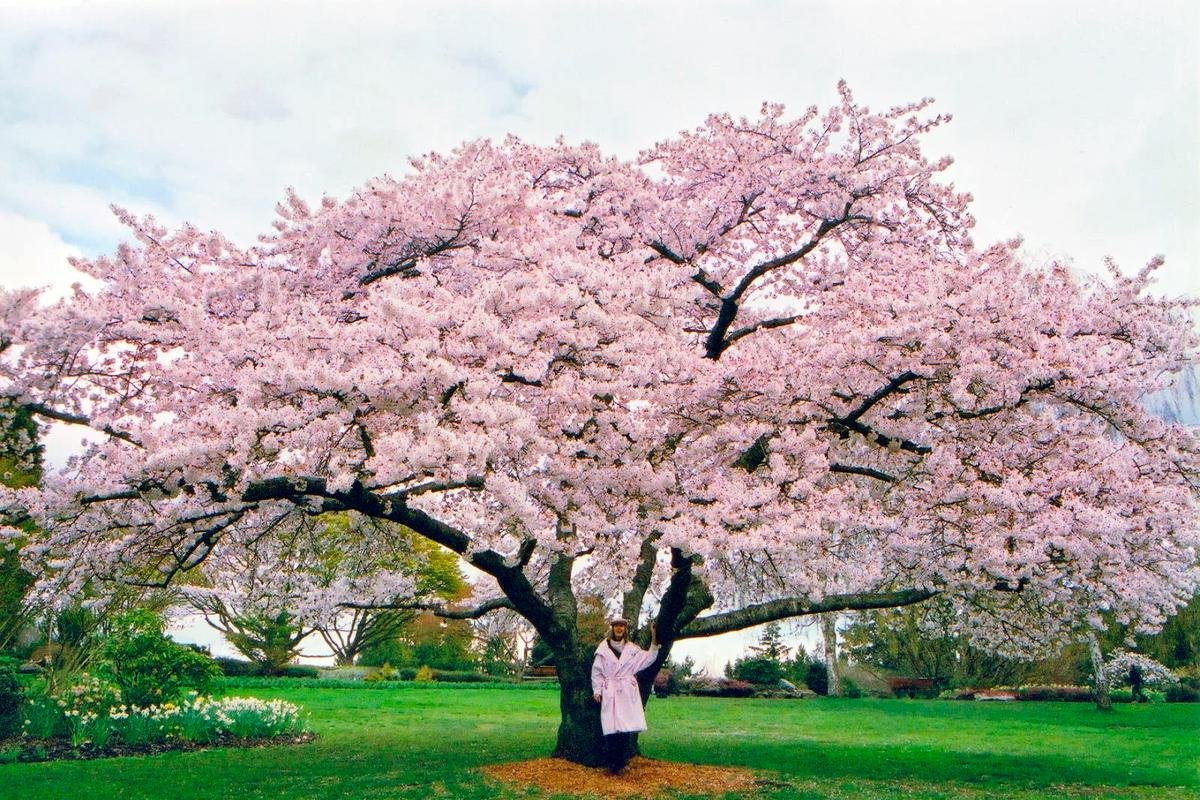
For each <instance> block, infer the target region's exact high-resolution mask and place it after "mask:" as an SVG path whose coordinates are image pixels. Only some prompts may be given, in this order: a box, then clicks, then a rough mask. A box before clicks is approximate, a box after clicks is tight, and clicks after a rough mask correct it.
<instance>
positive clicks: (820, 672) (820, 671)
mask: <svg viewBox="0 0 1200 800" xmlns="http://www.w3.org/2000/svg"><path fill="white" fill-rule="evenodd" d="M804 685H805V686H807V687H808V688H809V689H812V690H813V691H814V692H816V693H817V694H829V673H828V672H826V670H825V665H824V664H822V663H821V662H820V661H813V662H811V663H810V664H809V665H808V669H807V671H806V672H805V675H804Z"/></svg>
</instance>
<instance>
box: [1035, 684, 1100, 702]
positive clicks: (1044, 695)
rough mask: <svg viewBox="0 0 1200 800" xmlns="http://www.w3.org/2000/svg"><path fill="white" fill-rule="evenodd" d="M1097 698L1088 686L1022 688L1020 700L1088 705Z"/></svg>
mask: <svg viewBox="0 0 1200 800" xmlns="http://www.w3.org/2000/svg"><path fill="white" fill-rule="evenodd" d="M1094 697H1095V695H1094V693H1093V692H1092V690H1091V689H1090V688H1088V687H1087V686H1021V687H1019V688H1018V689H1017V699H1018V700H1053V701H1066V702H1073V703H1086V702H1088V701H1090V700H1092V699H1093V698H1094Z"/></svg>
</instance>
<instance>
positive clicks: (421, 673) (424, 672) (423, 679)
mask: <svg viewBox="0 0 1200 800" xmlns="http://www.w3.org/2000/svg"><path fill="white" fill-rule="evenodd" d="M413 680H414V681H416V682H417V683H432V682H433V670H432V669H430V668H429V667H421V668H420V669H418V670H417V674H416V675H415V676H413Z"/></svg>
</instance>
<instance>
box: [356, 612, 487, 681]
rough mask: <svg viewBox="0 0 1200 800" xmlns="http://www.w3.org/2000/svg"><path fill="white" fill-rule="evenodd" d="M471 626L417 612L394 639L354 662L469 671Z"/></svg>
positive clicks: (473, 660)
mask: <svg viewBox="0 0 1200 800" xmlns="http://www.w3.org/2000/svg"><path fill="white" fill-rule="evenodd" d="M472 639H473V637H472V633H471V626H470V624H469V623H467V622H466V621H465V620H443V619H441V618H439V617H436V616H434V615H433V614H419V615H417V616H416V617H415V618H414V619H413V620H412V622H411V623H410V624H409V625H408V627H407V628H406V629H405V630H404V632H403V633H402V634H401V635H400V636H399V637H397V638H395V639H390V640H388V641H385V642H381V643H380V644H378V645H375V646H373V647H370V648H368V649H367V650H365V651H364V652H363V654H362V655H361V656H360V657H359V659H358V663H359V664H360V665H362V666H366V667H378V666H381V665H383V664H385V663H387V664H391V665H393V666H395V667H398V668H402V667H411V668H413V669H416V668H417V667H421V666H427V667H431V668H433V669H441V670H454V671H470V670H473V669H474V668H475V664H476V656H475V653H474V652H473V651H472V650H471V644H472Z"/></svg>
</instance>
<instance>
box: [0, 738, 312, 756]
mask: <svg viewBox="0 0 1200 800" xmlns="http://www.w3.org/2000/svg"><path fill="white" fill-rule="evenodd" d="M316 738H317V735H316V734H315V733H301V734H297V735H295V736H273V737H269V738H259V739H242V738H239V737H237V736H220V737H218V738H216V739H214V740H213V741H211V742H185V741H183V740H181V739H168V740H167V741H165V742H147V743H146V744H137V745H131V744H124V743H123V742H121V741H119V740H118V741H113V742H109V743H108V744H106V745H105V746H104V747H96V746H95V745H92V744H84V745H80V746H79V747H75V746H73V745H72V744H71V742H70V741H68V740H67V739H27V738H23V737H19V736H14V737H10V738H8V739H0V754H3V755H4V760H5V761H6V762H10V761H26V762H28V761H79V760H87V759H93V758H116V757H118V756H149V755H154V754H156V753H169V752H173V751H176V750H184V751H192V750H208V749H209V748H212V747H238V748H249V747H274V746H276V745H287V744H307V743H308V742H311V741H313V740H315V739H316Z"/></svg>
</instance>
